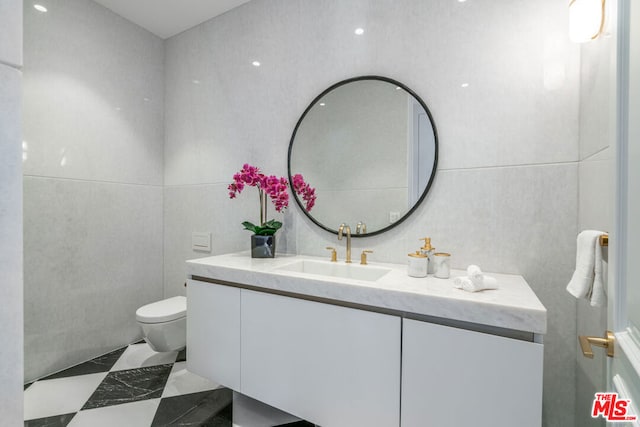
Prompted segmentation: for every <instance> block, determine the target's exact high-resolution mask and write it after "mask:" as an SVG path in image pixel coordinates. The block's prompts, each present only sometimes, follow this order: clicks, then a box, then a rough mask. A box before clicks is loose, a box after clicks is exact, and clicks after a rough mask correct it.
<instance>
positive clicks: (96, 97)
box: [24, 0, 164, 185]
mask: <svg viewBox="0 0 640 427" xmlns="http://www.w3.org/2000/svg"><path fill="white" fill-rule="evenodd" d="M30 3H31V2H25V11H24V17H25V25H26V29H27V31H25V40H24V45H25V46H24V47H25V75H24V96H25V100H26V102H25V105H24V121H25V123H26V124H27V126H25V131H24V140H25V141H26V144H27V160H26V161H25V162H24V172H25V174H27V175H36V176H50V177H64V178H75V179H91V180H97V181H110V182H124V183H135V184H154V185H162V183H163V176H162V170H163V150H162V143H163V139H164V136H163V123H162V120H163V104H164V101H163V90H164V86H163V76H164V74H163V44H162V40H161V39H159V38H158V37H156V36H154V35H152V34H151V33H148V32H146V31H144V30H143V29H141V28H140V27H137V26H135V25H133V24H131V23H129V22H128V21H125V20H124V19H122V18H120V17H119V16H118V15H115V14H114V13H113V12H111V11H109V10H107V9H105V8H103V7H102V6H99V5H98V4H97V3H94V2H92V1H87V0H68V1H64V2H54V3H51V4H48V7H49V11H48V12H47V13H40V12H38V11H36V10H35V9H34V8H33V7H31V6H30ZM36 99H37V102H34V100H36Z"/></svg>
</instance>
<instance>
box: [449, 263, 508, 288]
mask: <svg viewBox="0 0 640 427" xmlns="http://www.w3.org/2000/svg"><path fill="white" fill-rule="evenodd" d="M467 274H468V276H461V277H456V278H455V279H453V285H454V286H455V287H456V288H458V289H462V290H463V291H467V292H478V291H484V290H487V289H498V281H497V280H496V279H495V278H494V277H489V276H485V275H484V274H482V271H481V270H480V267H478V266H477V265H470V266H469V267H468V268H467Z"/></svg>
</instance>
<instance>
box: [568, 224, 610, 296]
mask: <svg viewBox="0 0 640 427" xmlns="http://www.w3.org/2000/svg"><path fill="white" fill-rule="evenodd" d="M602 234H605V233H603V232H602V231H597V230H585V231H582V232H581V233H580V234H578V239H577V250H576V270H575V271H574V272H573V276H572V277H571V281H569V284H568V285H567V291H568V292H569V293H570V294H571V295H573V296H574V297H576V298H585V299H588V300H589V301H590V302H591V305H592V306H594V307H596V306H601V305H602V304H604V302H605V300H606V295H605V291H604V280H603V277H602V248H601V247H600V241H599V237H600V235H602Z"/></svg>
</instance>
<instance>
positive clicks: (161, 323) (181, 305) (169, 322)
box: [136, 296, 187, 352]
mask: <svg viewBox="0 0 640 427" xmlns="http://www.w3.org/2000/svg"><path fill="white" fill-rule="evenodd" d="M136 320H137V321H138V323H139V324H140V326H141V327H142V333H143V334H144V340H145V341H146V342H147V343H148V344H149V346H150V347H151V348H152V349H153V350H154V351H159V352H162V351H174V350H182V349H183V348H184V347H185V346H186V344H187V298H186V297H183V296H178V297H173V298H167V299H165V300H162V301H158V302H154V303H151V304H147V305H143V306H142V307H140V308H139V309H138V310H136Z"/></svg>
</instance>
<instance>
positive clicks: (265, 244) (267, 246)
mask: <svg viewBox="0 0 640 427" xmlns="http://www.w3.org/2000/svg"><path fill="white" fill-rule="evenodd" d="M275 256H276V236H275V235H273V236H259V235H257V234H253V235H252V236H251V258H274V257H275Z"/></svg>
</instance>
